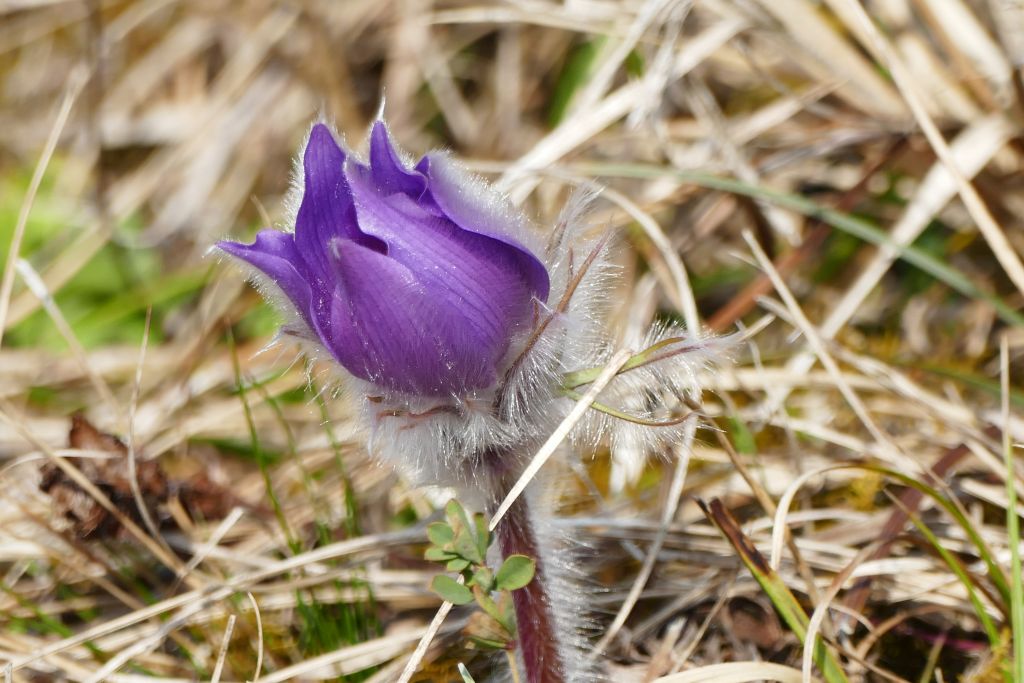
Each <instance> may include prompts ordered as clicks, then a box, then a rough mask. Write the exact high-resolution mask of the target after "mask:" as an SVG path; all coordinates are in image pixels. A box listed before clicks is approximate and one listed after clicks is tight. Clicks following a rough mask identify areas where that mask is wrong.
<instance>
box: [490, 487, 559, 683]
mask: <svg viewBox="0 0 1024 683" xmlns="http://www.w3.org/2000/svg"><path fill="white" fill-rule="evenodd" d="M504 479H505V478H501V479H499V481H502V480H504ZM513 481H514V479H513ZM503 484H504V482H503ZM502 488H503V490H508V488H509V486H507V485H503V486H502ZM497 532H498V545H499V547H500V548H501V556H502V557H503V558H505V557H508V556H509V555H517V554H518V555H526V556H527V557H530V558H533V559H534V560H536V561H537V571H536V574H535V575H534V577H533V581H531V582H530V583H529V584H527V585H526V587H524V588H520V589H519V590H516V591H513V592H512V604H513V605H514V606H515V610H516V631H517V633H518V639H519V652H520V653H521V654H522V659H523V667H524V668H525V672H524V673H525V674H526V676H525V680H526V683H564V682H565V680H566V679H565V673H564V671H563V668H562V661H561V655H560V651H559V647H558V631H557V629H556V628H555V620H554V616H553V615H552V613H551V603H550V601H549V600H548V596H547V593H546V592H545V585H544V579H545V572H544V567H543V566H542V563H541V557H540V548H539V546H538V543H537V535H536V534H535V533H534V528H533V521H532V520H531V519H530V510H529V507H528V505H527V502H526V498H525V496H520V497H519V499H518V500H516V502H515V503H514V504H513V505H512V507H511V508H509V511H508V512H507V513H506V514H505V517H504V518H503V519H502V520H501V522H500V523H499V524H498V528H497Z"/></svg>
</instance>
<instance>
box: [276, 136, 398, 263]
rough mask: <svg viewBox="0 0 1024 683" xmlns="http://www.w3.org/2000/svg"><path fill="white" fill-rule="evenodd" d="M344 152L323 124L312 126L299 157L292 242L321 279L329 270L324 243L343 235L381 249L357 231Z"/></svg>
mask: <svg viewBox="0 0 1024 683" xmlns="http://www.w3.org/2000/svg"><path fill="white" fill-rule="evenodd" d="M344 165H345V152H344V151H342V149H341V147H339V146H338V143H337V142H335V141H334V135H332V134H331V131H330V130H329V129H328V128H327V126H325V125H324V124H322V123H318V124H316V125H315V126H313V130H312V131H310V134H309V142H308V143H307V144H306V151H305V153H304V154H303V157H302V171H303V186H304V187H303V192H302V205H301V206H299V213H298V215H297V216H296V219H295V244H296V246H297V248H298V250H299V252H300V253H301V254H302V255H303V256H304V257H305V259H306V260H307V262H308V263H309V265H310V267H312V268H313V269H314V270H315V271H316V274H317V275H318V276H319V277H320V278H321V279H329V277H330V273H331V271H332V266H331V262H330V259H329V258H328V248H327V245H328V244H330V242H331V240H333V239H335V238H338V237H345V238H347V239H350V240H356V241H359V242H361V243H363V244H365V245H366V246H371V247H374V246H375V247H376V248H378V249H381V250H383V245H381V244H379V243H376V244H374V243H375V242H376V241H375V240H372V239H371V238H368V237H366V236H365V235H363V234H362V233H360V232H359V226H358V225H357V224H356V213H355V207H354V206H353V205H352V193H351V192H350V191H349V188H348V184H347V183H346V181H345V174H344V172H343V170H342V169H343V166H344Z"/></svg>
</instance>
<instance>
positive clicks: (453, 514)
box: [444, 498, 469, 536]
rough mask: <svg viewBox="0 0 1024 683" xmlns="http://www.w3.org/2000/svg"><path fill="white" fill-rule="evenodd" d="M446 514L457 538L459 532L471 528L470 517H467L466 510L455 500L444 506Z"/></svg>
mask: <svg viewBox="0 0 1024 683" xmlns="http://www.w3.org/2000/svg"><path fill="white" fill-rule="evenodd" d="M444 514H445V517H447V518H448V524H449V525H450V526H451V528H452V531H453V532H454V533H455V535H456V536H458V534H459V531H461V530H462V529H468V528H469V517H467V516H466V510H465V508H463V507H462V504H461V503H459V501H457V500H455V499H454V498H452V499H451V500H449V501H448V504H447V505H445V506H444Z"/></svg>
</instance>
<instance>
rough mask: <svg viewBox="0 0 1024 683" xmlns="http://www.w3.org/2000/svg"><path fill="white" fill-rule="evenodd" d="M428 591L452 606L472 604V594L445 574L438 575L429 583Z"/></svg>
mask: <svg viewBox="0 0 1024 683" xmlns="http://www.w3.org/2000/svg"><path fill="white" fill-rule="evenodd" d="M430 590H432V591H434V592H435V593H437V594H438V595H440V596H441V599H442V600H446V601H447V602H450V603H452V604H454V605H467V604H469V603H471V602H473V593H471V592H470V590H469V589H468V588H466V587H465V586H463V585H462V584H461V583H459V582H458V581H456V580H455V579H453V578H452V577H450V576H447V575H445V574H438V575H437V576H435V577H434V580H433V581H431V582H430Z"/></svg>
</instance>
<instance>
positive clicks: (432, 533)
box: [427, 522, 455, 547]
mask: <svg viewBox="0 0 1024 683" xmlns="http://www.w3.org/2000/svg"><path fill="white" fill-rule="evenodd" d="M427 538H429V539H430V542H431V543H433V544H434V545H436V546H438V547H442V546H445V545H448V544H449V543H451V542H452V541H453V540H454V539H455V532H454V531H452V528H451V527H450V526H448V525H447V524H445V523H444V522H434V523H433V524H428V525H427Z"/></svg>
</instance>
